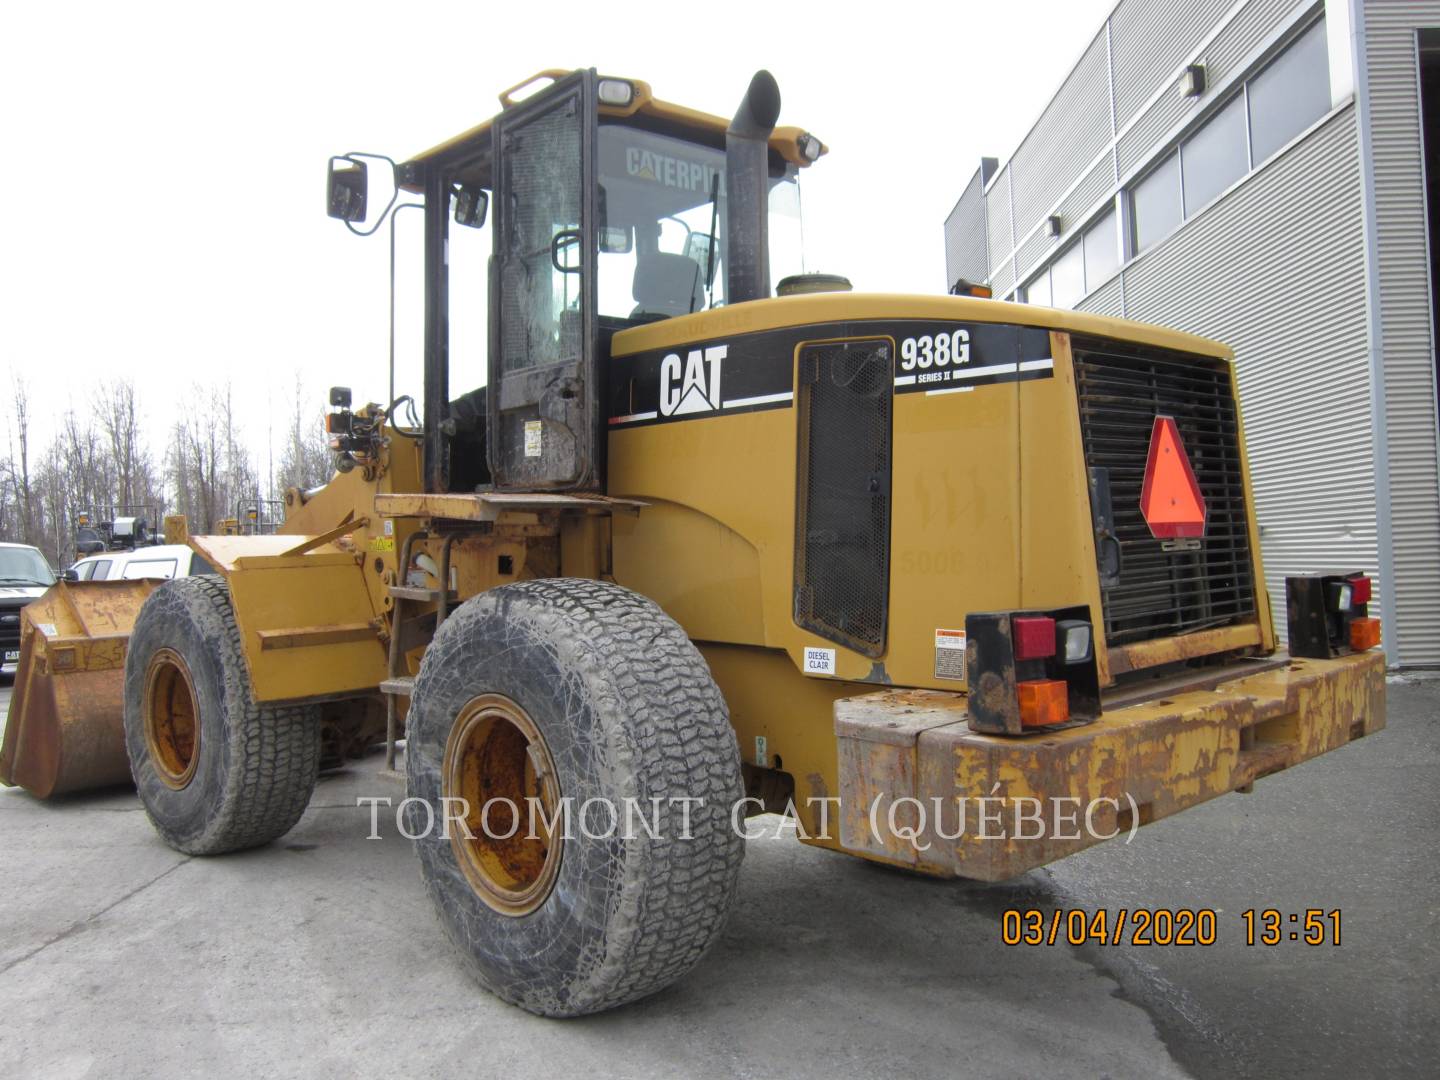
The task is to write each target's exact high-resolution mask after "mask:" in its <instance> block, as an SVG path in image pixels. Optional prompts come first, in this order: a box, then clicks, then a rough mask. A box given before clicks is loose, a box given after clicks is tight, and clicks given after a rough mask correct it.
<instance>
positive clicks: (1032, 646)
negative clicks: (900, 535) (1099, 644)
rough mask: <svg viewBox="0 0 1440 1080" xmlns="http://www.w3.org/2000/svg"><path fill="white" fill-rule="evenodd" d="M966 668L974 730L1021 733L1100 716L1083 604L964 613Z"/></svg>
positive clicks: (1096, 677)
mask: <svg viewBox="0 0 1440 1080" xmlns="http://www.w3.org/2000/svg"><path fill="white" fill-rule="evenodd" d="M965 667H966V673H967V681H968V683H969V722H970V727H971V729H972V730H974V731H979V732H984V733H986V734H991V735H1021V734H1025V733H1027V732H1032V731H1035V730H1037V729H1043V728H1049V727H1053V726H1054V725H1056V724H1065V723H1079V722H1084V721H1090V720H1094V719H1095V718H1097V717H1098V716H1099V715H1100V677H1099V672H1098V670H1097V669H1096V666H1095V634H1094V628H1093V626H1092V625H1091V622H1090V610H1089V609H1088V608H1084V607H1075V608H1061V609H1058V610H1055V611H991V612H977V613H972V614H970V615H967V616H966V618H965Z"/></svg>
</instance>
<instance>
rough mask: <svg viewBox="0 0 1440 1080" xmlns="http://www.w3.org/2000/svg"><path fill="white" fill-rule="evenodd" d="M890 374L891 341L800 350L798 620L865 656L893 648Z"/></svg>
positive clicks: (840, 344) (845, 343)
mask: <svg viewBox="0 0 1440 1080" xmlns="http://www.w3.org/2000/svg"><path fill="white" fill-rule="evenodd" d="M891 378H892V373H891V348H890V343H889V341H888V340H861V341H847V342H842V343H839V344H834V345H812V346H809V347H807V348H805V349H803V350H801V353H800V377H799V428H800V445H799V448H798V449H799V453H798V455H797V460H798V462H799V475H798V484H799V491H798V496H799V497H798V509H797V513H796V525H795V529H796V535H795V622H796V623H797V624H798V625H800V626H803V627H805V628H806V629H807V630H813V631H814V632H815V633H817V634H819V635H820V636H822V637H824V638H826V639H827V640H830V641H834V642H838V643H839V644H841V645H844V646H845V647H846V648H850V649H854V650H855V651H856V652H859V653H861V654H863V655H865V656H879V655H880V654H881V653H882V652H883V651H884V648H885V622H886V610H887V607H888V601H889V574H890V432H891V412H890V410H891V403H892V400H893V397H892V394H891Z"/></svg>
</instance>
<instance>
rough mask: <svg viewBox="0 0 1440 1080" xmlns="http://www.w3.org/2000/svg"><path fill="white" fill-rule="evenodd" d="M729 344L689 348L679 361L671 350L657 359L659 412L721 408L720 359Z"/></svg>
mask: <svg viewBox="0 0 1440 1080" xmlns="http://www.w3.org/2000/svg"><path fill="white" fill-rule="evenodd" d="M728 348H729V346H726V345H711V346H710V347H709V348H707V349H703V350H702V349H691V350H690V355H689V356H688V357H687V358H686V359H685V361H684V362H683V364H682V362H681V360H680V354H679V353H670V354H669V355H668V356H666V357H665V359H664V360H662V361H661V362H660V415H662V416H685V415H688V414H690V413H701V412H714V411H717V410H718V409H719V408H720V363H721V361H722V360H724V359H725V353H726V351H727V350H728Z"/></svg>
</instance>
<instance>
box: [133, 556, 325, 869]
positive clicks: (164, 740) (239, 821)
mask: <svg viewBox="0 0 1440 1080" xmlns="http://www.w3.org/2000/svg"><path fill="white" fill-rule="evenodd" d="M125 749H126V751H127V753H128V755H129V758H130V772H131V775H132V776H133V777H134V778H135V787H136V789H137V791H138V792H139V794H140V801H141V803H143V804H144V806H145V812H146V814H148V815H149V817H150V821H151V823H152V824H153V825H154V826H155V829H156V831H157V832H159V833H160V835H161V837H162V838H163V839H164V840H165V842H166V843H167V844H169V845H170V846H171V847H173V848H175V849H176V850H177V851H183V852H186V853H187V854H190V855H218V854H221V853H223V852H227V851H239V850H241V849H243V848H251V847H257V846H259V845H260V844H265V843H268V842H270V841H271V840H274V839H275V838H276V837H278V836H281V835H283V834H284V833H286V832H288V831H289V830H290V828H291V827H292V826H293V825H294V824H295V823H296V822H297V821H299V820H300V815H301V814H303V813H304V812H305V807H306V805H307V804H308V803H309V802H310V795H311V793H312V792H313V791H314V789H315V778H316V775H317V772H318V765H319V760H320V711H319V709H318V708H317V707H316V706H313V705H303V706H280V705H265V704H260V703H257V702H256V701H255V699H254V697H253V695H252V694H251V690H250V673H249V671H248V669H247V668H246V666H245V655H244V651H243V649H242V648H241V644H240V630H239V628H238V626H237V625H236V623H235V612H234V610H233V608H232V607H231V603H230V590H229V587H228V586H227V585H226V584H225V582H224V581H223V580H222V579H220V578H216V577H212V576H196V577H186V578H178V579H176V580H174V581H169V582H166V583H165V584H164V585H162V586H161V587H160V588H158V589H156V590H155V591H154V592H153V593H151V594H150V597H149V599H147V600H146V601H145V605H144V606H143V607H142V608H141V609H140V614H139V615H137V616H136V618H135V628H134V630H133V632H132V633H131V635H130V644H129V648H128V650H127V653H126V657H125Z"/></svg>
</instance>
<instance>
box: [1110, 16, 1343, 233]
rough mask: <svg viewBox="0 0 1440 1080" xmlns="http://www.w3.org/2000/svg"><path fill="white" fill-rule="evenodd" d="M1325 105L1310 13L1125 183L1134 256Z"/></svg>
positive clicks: (1321, 26)
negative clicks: (1306, 23) (1210, 110)
mask: <svg viewBox="0 0 1440 1080" xmlns="http://www.w3.org/2000/svg"><path fill="white" fill-rule="evenodd" d="M1329 109H1330V60H1329V53H1328V51H1327V45H1326V42H1325V20H1324V19H1319V20H1317V21H1316V22H1315V23H1314V24H1313V25H1312V26H1311V27H1310V28H1309V29H1308V30H1306V31H1305V32H1304V33H1303V34H1301V35H1300V36H1299V37H1297V38H1296V39H1295V40H1294V41H1292V42H1291V43H1290V45H1289V46H1288V47H1287V48H1286V49H1285V51H1284V52H1282V53H1280V55H1279V56H1277V57H1276V58H1275V59H1274V60H1272V61H1271V62H1270V65H1269V66H1268V67H1266V68H1265V69H1264V70H1262V71H1261V72H1260V73H1259V74H1258V75H1255V76H1254V77H1253V78H1251V79H1250V80H1249V81H1248V82H1247V83H1246V84H1245V89H1244V91H1243V92H1241V93H1238V94H1236V95H1235V96H1234V97H1233V98H1232V99H1231V100H1230V101H1229V102H1228V103H1227V104H1226V105H1225V106H1224V107H1223V108H1222V109H1220V111H1219V112H1217V113H1215V114H1214V115H1213V116H1211V117H1210V118H1209V119H1208V120H1206V121H1205V123H1204V124H1202V125H1201V126H1200V127H1199V128H1197V129H1196V130H1195V132H1194V134H1192V135H1191V136H1190V137H1189V138H1188V139H1186V140H1185V141H1184V142H1182V143H1181V144H1180V146H1179V148H1178V149H1176V150H1173V151H1171V152H1170V153H1169V154H1168V155H1166V156H1165V158H1164V159H1163V160H1162V161H1161V162H1160V164H1159V165H1158V166H1156V167H1155V168H1154V169H1152V170H1151V171H1150V173H1149V174H1147V175H1146V176H1145V177H1144V179H1142V180H1141V181H1140V182H1139V183H1137V184H1135V185H1133V186H1132V187H1131V189H1130V206H1131V210H1132V211H1133V217H1134V236H1133V237H1132V240H1133V241H1134V245H1135V251H1134V253H1135V254H1136V255H1138V254H1140V253H1141V252H1142V251H1145V250H1146V249H1147V248H1149V247H1151V246H1153V245H1154V244H1155V243H1156V242H1157V241H1159V240H1160V239H1162V238H1163V237H1164V236H1166V235H1167V234H1168V233H1169V232H1170V231H1171V230H1172V229H1174V228H1175V227H1176V226H1177V225H1179V224H1180V223H1181V222H1182V221H1184V220H1185V219H1186V218H1188V217H1191V216H1193V215H1194V214H1195V213H1196V212H1198V211H1199V210H1200V209H1201V208H1202V207H1204V206H1205V205H1206V204H1207V203H1209V202H1211V201H1212V200H1213V199H1214V198H1215V197H1216V196H1217V195H1219V194H1220V193H1221V192H1223V191H1224V190H1225V189H1226V188H1228V187H1229V186H1230V185H1231V184H1233V183H1235V182H1236V181H1237V180H1239V179H1240V178H1241V177H1243V176H1244V175H1245V174H1246V173H1247V172H1249V171H1250V170H1251V169H1253V168H1255V167H1256V166H1257V165H1260V164H1261V163H1262V162H1264V161H1265V159H1266V158H1269V157H1271V156H1272V155H1274V153H1275V152H1276V151H1277V150H1279V149H1280V148H1281V147H1282V146H1284V145H1285V144H1286V143H1288V142H1289V141H1290V140H1291V139H1293V138H1294V137H1295V136H1296V135H1299V134H1300V132H1302V131H1304V130H1305V129H1306V128H1307V127H1309V126H1310V125H1311V124H1313V123H1314V122H1315V121H1316V120H1319V119H1320V118H1321V117H1322V116H1324V115H1325V113H1326V112H1328V111H1329Z"/></svg>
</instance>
